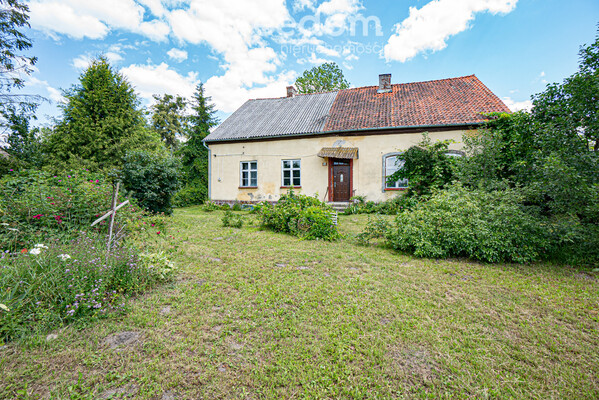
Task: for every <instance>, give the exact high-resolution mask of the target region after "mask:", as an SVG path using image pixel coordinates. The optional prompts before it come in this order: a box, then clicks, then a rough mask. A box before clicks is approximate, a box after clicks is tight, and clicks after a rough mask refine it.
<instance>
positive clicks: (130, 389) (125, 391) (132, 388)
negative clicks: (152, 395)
mask: <svg viewBox="0 0 599 400" xmlns="http://www.w3.org/2000/svg"><path fill="white" fill-rule="evenodd" d="M138 390H139V386H137V385H135V384H129V385H126V386H123V387H120V388H116V389H108V390H106V391H105V392H104V393H102V394H101V395H100V397H98V399H102V400H107V399H134V398H135V397H136V394H137V391H138Z"/></svg>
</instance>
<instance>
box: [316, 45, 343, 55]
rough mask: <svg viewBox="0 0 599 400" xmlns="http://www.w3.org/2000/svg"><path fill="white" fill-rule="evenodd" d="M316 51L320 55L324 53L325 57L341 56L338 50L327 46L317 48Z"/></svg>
mask: <svg viewBox="0 0 599 400" xmlns="http://www.w3.org/2000/svg"><path fill="white" fill-rule="evenodd" d="M316 51H317V52H319V53H322V54H324V55H327V56H329V57H339V56H340V54H339V52H338V51H337V50H335V49H334V48H331V47H327V46H322V45H319V46H316Z"/></svg>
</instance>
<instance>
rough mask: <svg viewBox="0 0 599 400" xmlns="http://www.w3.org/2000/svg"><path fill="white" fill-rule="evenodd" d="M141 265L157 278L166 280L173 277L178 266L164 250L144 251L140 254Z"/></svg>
mask: <svg viewBox="0 0 599 400" xmlns="http://www.w3.org/2000/svg"><path fill="white" fill-rule="evenodd" d="M140 261H141V265H143V266H144V267H145V268H146V270H147V271H148V272H149V273H150V274H152V275H153V276H154V277H156V279H158V280H161V281H166V280H169V279H170V278H172V276H173V275H174V273H175V271H176V270H177V268H176V267H175V263H174V262H172V261H170V260H169V259H168V257H167V256H166V255H165V254H164V252H160V253H151V254H148V253H142V254H141V255H140Z"/></svg>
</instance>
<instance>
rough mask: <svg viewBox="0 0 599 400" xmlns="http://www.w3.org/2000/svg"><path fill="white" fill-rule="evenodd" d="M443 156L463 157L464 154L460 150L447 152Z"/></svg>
mask: <svg viewBox="0 0 599 400" xmlns="http://www.w3.org/2000/svg"><path fill="white" fill-rule="evenodd" d="M445 155H446V156H447V157H464V152H463V151H460V150H447V151H446V152H445Z"/></svg>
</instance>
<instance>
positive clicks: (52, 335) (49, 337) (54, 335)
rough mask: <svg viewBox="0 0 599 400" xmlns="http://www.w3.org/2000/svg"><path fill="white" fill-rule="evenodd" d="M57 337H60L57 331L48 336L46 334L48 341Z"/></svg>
mask: <svg viewBox="0 0 599 400" xmlns="http://www.w3.org/2000/svg"><path fill="white" fill-rule="evenodd" d="M56 339H58V335H57V334H56V333H51V334H49V335H48V336H46V342H51V341H53V340H56Z"/></svg>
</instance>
